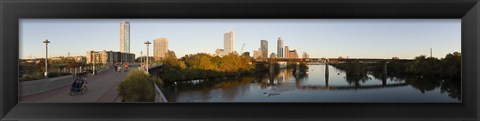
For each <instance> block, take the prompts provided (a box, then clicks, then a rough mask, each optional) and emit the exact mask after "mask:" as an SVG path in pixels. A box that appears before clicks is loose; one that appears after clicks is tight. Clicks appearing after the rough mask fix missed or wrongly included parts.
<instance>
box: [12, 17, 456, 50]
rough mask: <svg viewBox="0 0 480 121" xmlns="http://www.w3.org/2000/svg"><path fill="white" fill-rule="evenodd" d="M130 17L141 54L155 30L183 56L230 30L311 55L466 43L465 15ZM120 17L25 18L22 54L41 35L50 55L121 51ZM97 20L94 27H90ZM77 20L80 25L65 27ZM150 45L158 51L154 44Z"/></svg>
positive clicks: (210, 45)
mask: <svg viewBox="0 0 480 121" xmlns="http://www.w3.org/2000/svg"><path fill="white" fill-rule="evenodd" d="M127 21H129V22H130V24H131V25H130V26H131V27H130V29H129V30H130V32H131V37H129V38H130V39H131V43H130V44H131V47H132V49H131V50H132V51H131V52H132V53H135V54H136V55H137V56H139V55H140V51H145V49H146V47H145V46H144V44H143V42H145V41H154V38H158V37H165V38H169V40H171V42H170V43H169V44H171V45H169V50H172V51H174V52H175V53H176V55H177V57H181V56H184V55H185V54H194V53H199V52H204V53H210V54H213V53H215V50H216V49H218V48H221V47H222V45H224V46H225V43H222V39H223V40H224V41H225V34H226V33H225V32H227V31H235V34H236V35H235V36H234V37H233V38H232V41H233V40H235V41H233V42H234V43H231V45H232V48H235V49H233V50H232V51H237V52H240V49H241V48H242V47H241V45H242V44H243V43H245V48H244V49H243V52H250V53H252V52H253V50H257V48H260V47H261V45H259V44H257V43H259V42H258V41H260V40H266V41H270V42H272V43H273V44H269V45H268V46H270V47H267V48H268V50H267V51H268V52H275V53H276V52H278V50H277V49H278V47H277V46H278V45H277V42H275V41H276V40H277V39H280V38H279V37H282V40H283V41H282V43H283V44H284V45H285V46H289V48H291V50H296V51H297V53H303V52H307V53H308V54H309V55H310V57H313V58H322V57H327V58H332V57H339V56H343V57H350V58H392V57H399V58H406V59H411V58H413V57H415V56H419V55H429V54H430V48H433V56H434V57H437V58H442V57H444V56H445V55H446V54H447V53H452V52H454V51H458V52H460V49H461V48H460V44H461V40H460V20H459V19H440V20H438V19H406V20H395V19H376V20H375V19H353V20H351V19H307V20H302V19H246V20H244V19H241V20H236V19H234V20H231V19H200V20H198V19H197V20H188V19H158V20H152V19H131V20H127ZM119 22H121V20H119V19H93V20H91V19H21V22H20V45H21V46H20V51H21V53H20V58H29V56H30V54H31V55H32V56H34V57H38V58H42V57H43V56H42V55H44V51H43V50H44V49H42V48H43V45H42V43H41V41H43V40H45V39H49V40H50V41H51V42H52V43H50V44H49V55H51V56H52V57H54V56H67V53H71V56H77V55H84V53H85V52H86V51H89V50H95V51H101V50H106V51H110V50H112V51H118V50H120V49H118V48H116V47H118V44H119V43H118V39H120V38H119V34H118V33H116V32H118V30H119V28H118V23H119ZM113 23H116V27H113V26H111V25H112V24H113ZM93 26H95V29H92V27H93ZM207 26H209V27H207ZM72 27H74V28H76V29H75V30H72V29H67V28H72ZM205 27H207V28H208V29H205ZM45 28H47V29H45ZM48 28H50V29H48ZM120 28H121V27H120ZM395 28H396V29H395ZM359 30H362V31H359ZM115 33H116V34H115ZM222 33H224V36H222ZM72 35H73V37H72ZM75 35H77V36H75ZM179 35H183V36H179ZM314 35H318V36H314ZM232 36H233V33H232ZM115 37H117V38H118V39H117V41H114V39H115ZM375 37H376V39H374V38H375ZM42 38H43V39H42ZM142 38H144V39H145V40H144V39H142ZM147 38H148V39H147ZM219 38H220V39H219ZM237 40H238V41H237ZM37 41H38V42H37ZM72 41H74V42H72ZM75 42H77V43H75ZM114 46H116V47H114ZM152 47H153V46H152ZM22 48H28V49H22ZM224 49H225V48H224ZM137 51H138V52H137ZM150 51H151V53H153V52H152V51H153V49H150ZM144 53H145V52H144ZM239 54H241V53H239ZM268 54H269V53H268ZM285 54H287V53H285ZM277 55H278V53H277Z"/></svg>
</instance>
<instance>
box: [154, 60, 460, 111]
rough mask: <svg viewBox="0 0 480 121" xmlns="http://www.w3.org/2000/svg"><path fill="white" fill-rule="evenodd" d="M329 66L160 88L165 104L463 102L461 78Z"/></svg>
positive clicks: (199, 81)
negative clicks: (361, 72) (357, 73)
mask: <svg viewBox="0 0 480 121" xmlns="http://www.w3.org/2000/svg"><path fill="white" fill-rule="evenodd" d="M327 67H328V68H326V65H309V69H308V72H307V73H306V74H296V73H293V72H292V70H291V69H282V70H280V72H278V73H275V74H269V73H263V74H255V75H251V76H243V77H239V78H234V79H228V78H227V79H225V78H222V79H209V80H192V81H183V82H177V83H176V84H173V83H172V84H166V85H165V86H163V89H162V90H163V93H164V94H165V96H166V98H167V100H168V101H169V102H328V103H337V102H341V103H422V102H423V103H461V98H460V95H461V92H460V90H461V86H460V83H459V82H460V80H443V79H423V78H421V77H415V78H412V77H395V76H385V75H383V76H382V75H380V76H378V74H372V73H369V74H367V75H366V76H364V77H359V78H357V77H356V78H353V77H347V76H346V74H345V72H344V71H343V70H340V69H337V68H335V67H333V66H327Z"/></svg>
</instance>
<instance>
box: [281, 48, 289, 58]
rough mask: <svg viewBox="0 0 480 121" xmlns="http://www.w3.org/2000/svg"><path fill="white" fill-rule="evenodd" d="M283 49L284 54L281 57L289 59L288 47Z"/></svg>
mask: <svg viewBox="0 0 480 121" xmlns="http://www.w3.org/2000/svg"><path fill="white" fill-rule="evenodd" d="M284 49H285V53H283V54H284V55H283V57H284V58H289V56H288V54H289V53H290V50H288V46H285V48H284Z"/></svg>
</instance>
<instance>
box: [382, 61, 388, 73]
mask: <svg viewBox="0 0 480 121" xmlns="http://www.w3.org/2000/svg"><path fill="white" fill-rule="evenodd" d="M387 65H388V62H385V63H384V64H383V74H387V72H388V71H387Z"/></svg>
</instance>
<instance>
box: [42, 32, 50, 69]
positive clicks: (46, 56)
mask: <svg viewBox="0 0 480 121" xmlns="http://www.w3.org/2000/svg"><path fill="white" fill-rule="evenodd" d="M43 43H45V78H48V43H50V41H48V39H45V41H43Z"/></svg>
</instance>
